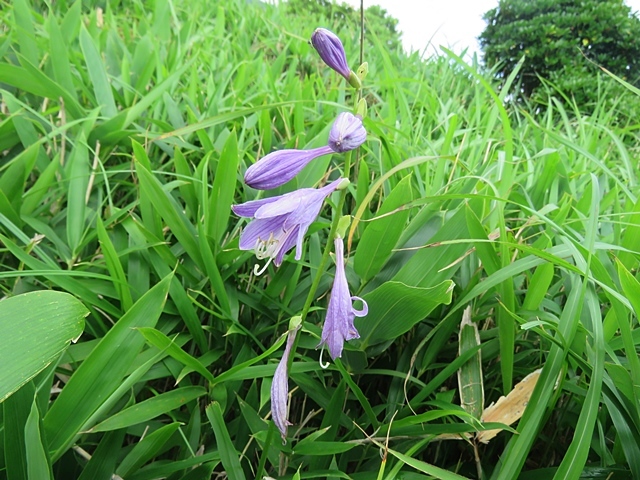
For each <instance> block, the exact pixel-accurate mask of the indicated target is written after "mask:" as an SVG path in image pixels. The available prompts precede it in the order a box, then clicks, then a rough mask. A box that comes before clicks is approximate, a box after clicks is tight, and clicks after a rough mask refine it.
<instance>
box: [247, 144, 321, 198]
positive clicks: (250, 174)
mask: <svg viewBox="0 0 640 480" xmlns="http://www.w3.org/2000/svg"><path fill="white" fill-rule="evenodd" d="M332 152H333V150H332V149H331V148H330V147H328V146H325V147H319V148H314V149H312V150H277V151H275V152H271V153H270V154H268V155H266V156H265V157H262V158H261V159H260V160H258V161H257V162H256V163H254V164H253V165H251V166H250V167H249V168H248V169H247V171H246V172H245V174H244V183H246V184H247V185H249V186H250V187H253V188H256V189H258V190H271V189H272V188H277V187H279V186H281V185H284V184H285V183H287V182H288V181H289V180H291V179H292V178H293V177H295V176H296V175H297V174H298V173H300V170H302V169H303V168H304V167H305V166H306V165H307V164H308V163H309V162H310V161H311V160H313V159H314V158H317V157H320V156H322V155H326V154H328V153H332Z"/></svg>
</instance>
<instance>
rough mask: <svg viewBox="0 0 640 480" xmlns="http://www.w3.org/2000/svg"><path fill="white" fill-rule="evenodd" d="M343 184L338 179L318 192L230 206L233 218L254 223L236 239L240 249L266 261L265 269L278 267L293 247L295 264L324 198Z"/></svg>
mask: <svg viewBox="0 0 640 480" xmlns="http://www.w3.org/2000/svg"><path fill="white" fill-rule="evenodd" d="M345 180H346V179H344V178H339V179H338V180H335V181H334V182H332V183H330V184H329V185H325V186H324V187H322V188H300V189H298V190H295V191H293V192H290V193H285V194H284V195H279V196H277V197H270V198H264V199H261V200H253V201H251V202H246V203H243V204H241V205H232V207H231V208H232V210H233V211H234V213H235V214H236V215H239V216H241V217H248V218H253V219H254V220H253V221H251V222H250V223H249V225H247V227H246V228H245V229H244V231H243V232H242V234H241V235H240V249H241V250H255V253H256V257H258V258H259V259H263V258H268V259H269V260H268V262H267V265H269V262H271V260H274V259H275V260H274V263H275V264H276V266H279V265H280V264H281V263H282V259H283V257H284V254H285V253H287V252H288V251H289V250H290V249H291V248H293V246H294V245H295V246H296V260H300V258H301V257H302V241H303V240H304V235H305V233H307V230H308V228H309V225H311V223H313V221H314V220H315V218H316V217H317V216H318V213H320V208H322V204H323V202H324V200H325V198H326V197H327V196H329V195H330V194H331V193H333V192H334V191H335V190H336V189H337V188H338V187H339V186H340V184H341V183H342V182H344V181H345ZM264 268H266V265H265V267H264Z"/></svg>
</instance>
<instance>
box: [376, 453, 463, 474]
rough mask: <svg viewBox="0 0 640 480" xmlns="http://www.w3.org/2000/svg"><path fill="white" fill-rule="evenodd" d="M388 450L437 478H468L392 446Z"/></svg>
mask: <svg viewBox="0 0 640 480" xmlns="http://www.w3.org/2000/svg"><path fill="white" fill-rule="evenodd" d="M388 452H389V453H390V454H391V455H393V456H394V457H396V458H397V459H398V460H400V461H401V462H403V463H405V464H407V465H409V466H410V467H413V468H415V469H416V470H418V471H420V472H422V473H426V474H427V475H431V476H433V477H435V478H439V479H441V480H467V477H463V476H461V475H458V474H457V473H453V472H450V471H449V470H445V469H443V468H440V467H436V466H435V465H431V464H429V463H426V462H423V461H421V460H416V459H415V458H412V457H409V456H408V455H405V454H403V453H400V452H396V451H395V450H392V449H390V448H389V449H388Z"/></svg>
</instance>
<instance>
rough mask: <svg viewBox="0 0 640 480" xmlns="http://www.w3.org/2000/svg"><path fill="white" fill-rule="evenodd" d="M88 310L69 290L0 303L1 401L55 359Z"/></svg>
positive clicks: (76, 332)
mask: <svg viewBox="0 0 640 480" xmlns="http://www.w3.org/2000/svg"><path fill="white" fill-rule="evenodd" d="M88 313H89V312H88V311H87V309H86V308H85V306H84V305H82V303H80V302H79V301H78V300H76V299H75V298H74V297H72V296H71V295H69V294H68V293H63V292H53V291H48V290H43V291H36V292H30V293H25V294H22V295H17V296H15V297H11V298H7V299H6V300H3V301H2V302H0V338H2V341H3V345H4V347H3V348H2V349H0V362H1V364H2V365H11V368H3V369H0V402H1V401H3V400H4V399H6V398H7V397H8V396H9V395H11V394H12V393H13V392H15V391H16V390H18V388H20V387H21V386H22V385H24V384H25V383H27V382H28V381H29V380H31V379H32V378H33V377H35V376H36V375H37V374H38V373H39V372H41V371H42V370H43V369H44V368H45V367H46V366H47V365H49V364H50V363H51V362H53V361H54V360H56V358H58V357H59V356H60V354H61V353H62V352H63V351H64V349H65V348H67V346H69V343H70V342H71V341H72V340H75V339H77V338H78V337H79V336H80V334H81V333H82V330H83V328H84V317H86V316H87V314H88Z"/></svg>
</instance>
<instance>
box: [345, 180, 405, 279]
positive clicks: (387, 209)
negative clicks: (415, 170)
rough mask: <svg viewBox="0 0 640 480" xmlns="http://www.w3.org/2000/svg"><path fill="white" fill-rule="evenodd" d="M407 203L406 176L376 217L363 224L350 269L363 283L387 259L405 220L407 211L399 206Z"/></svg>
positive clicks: (380, 267)
mask: <svg viewBox="0 0 640 480" xmlns="http://www.w3.org/2000/svg"><path fill="white" fill-rule="evenodd" d="M411 200H413V192H412V190H411V175H407V176H406V177H404V178H403V179H402V180H401V181H400V182H399V183H398V185H396V187H395V188H394V189H393V190H392V191H391V193H390V194H389V196H388V197H387V198H386V199H385V200H384V202H383V203H382V206H381V207H380V209H379V210H378V213H377V214H376V217H375V218H373V219H371V220H370V221H369V222H368V223H367V227H366V229H365V231H364V233H363V234H362V238H361V239H360V241H359V242H358V249H357V250H356V254H355V256H354V257H353V268H354V270H355V271H356V273H357V274H358V275H360V278H361V279H362V281H363V282H366V281H368V280H370V279H371V278H373V277H374V276H375V275H376V274H377V273H378V272H379V271H380V270H381V269H382V267H383V266H384V264H385V262H386V261H387V260H388V259H389V257H390V256H391V250H392V249H393V247H395V246H396V243H397V242H398V239H399V238H400V235H401V234H402V229H403V227H404V226H405V224H406V223H407V218H409V210H408V209H402V207H403V206H404V205H405V204H407V203H409V202H411ZM396 210H397V211H396Z"/></svg>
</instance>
